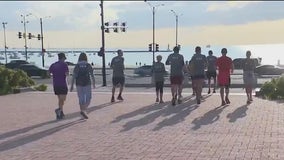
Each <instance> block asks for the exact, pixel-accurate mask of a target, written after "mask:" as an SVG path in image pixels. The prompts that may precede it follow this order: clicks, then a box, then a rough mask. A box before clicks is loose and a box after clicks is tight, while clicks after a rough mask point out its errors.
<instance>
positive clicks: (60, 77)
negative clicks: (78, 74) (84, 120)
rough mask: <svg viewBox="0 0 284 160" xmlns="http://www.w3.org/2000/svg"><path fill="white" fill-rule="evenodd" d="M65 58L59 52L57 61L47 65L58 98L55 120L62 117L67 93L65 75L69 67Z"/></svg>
mask: <svg viewBox="0 0 284 160" xmlns="http://www.w3.org/2000/svg"><path fill="white" fill-rule="evenodd" d="M65 59H66V57H65V54H64V53H59V54H58V61H57V62H55V63H53V64H52V65H51V66H50V67H49V73H50V74H52V79H53V90H54V94H55V95H57V98H58V108H57V109H55V114H56V119H57V120H59V119H63V118H64V113H63V105H64V102H65V100H66V96H67V93H68V87H67V76H68V75H69V69H68V65H67V63H65Z"/></svg>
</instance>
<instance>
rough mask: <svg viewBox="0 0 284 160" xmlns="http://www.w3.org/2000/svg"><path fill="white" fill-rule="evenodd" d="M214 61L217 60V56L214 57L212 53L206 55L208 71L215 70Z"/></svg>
mask: <svg viewBox="0 0 284 160" xmlns="http://www.w3.org/2000/svg"><path fill="white" fill-rule="evenodd" d="M216 61H217V57H215V56H213V55H209V56H207V62H208V67H207V71H209V72H215V71H216Z"/></svg>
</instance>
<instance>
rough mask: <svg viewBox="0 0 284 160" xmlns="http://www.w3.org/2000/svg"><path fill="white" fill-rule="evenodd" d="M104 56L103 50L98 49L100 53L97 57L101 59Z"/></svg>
mask: <svg viewBox="0 0 284 160" xmlns="http://www.w3.org/2000/svg"><path fill="white" fill-rule="evenodd" d="M103 55H104V51H103V48H100V51H99V52H98V56H100V57H102V56H103Z"/></svg>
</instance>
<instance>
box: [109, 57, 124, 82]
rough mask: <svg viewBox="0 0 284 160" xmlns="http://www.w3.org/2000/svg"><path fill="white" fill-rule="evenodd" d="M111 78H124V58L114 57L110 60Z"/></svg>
mask: <svg viewBox="0 0 284 160" xmlns="http://www.w3.org/2000/svg"><path fill="white" fill-rule="evenodd" d="M111 67H112V69H113V77H124V58H123V57H120V56H116V57H114V58H113V59H112V60H111Z"/></svg>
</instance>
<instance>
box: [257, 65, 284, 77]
mask: <svg viewBox="0 0 284 160" xmlns="http://www.w3.org/2000/svg"><path fill="white" fill-rule="evenodd" d="M255 73H256V74H257V75H259V76H261V75H281V74H283V73H284V68H280V67H278V66H274V65H261V66H257V67H256V68H255Z"/></svg>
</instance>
